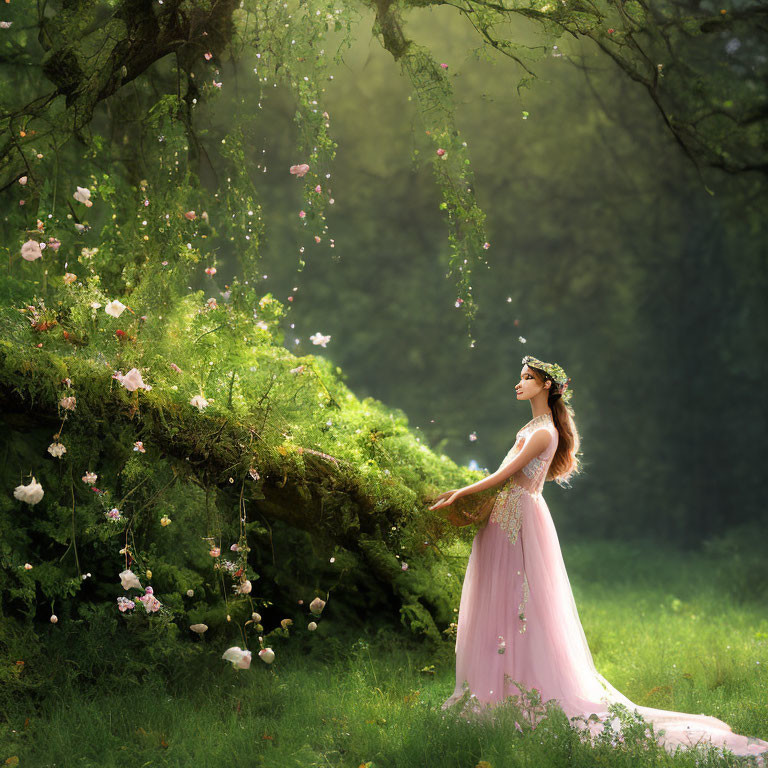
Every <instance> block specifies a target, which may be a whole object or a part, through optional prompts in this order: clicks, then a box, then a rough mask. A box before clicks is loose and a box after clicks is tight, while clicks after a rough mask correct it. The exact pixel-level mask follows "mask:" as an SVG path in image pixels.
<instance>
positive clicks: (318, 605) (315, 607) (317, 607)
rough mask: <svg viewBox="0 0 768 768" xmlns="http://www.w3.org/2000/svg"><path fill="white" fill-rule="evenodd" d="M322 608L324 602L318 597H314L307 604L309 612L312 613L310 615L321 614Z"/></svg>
mask: <svg viewBox="0 0 768 768" xmlns="http://www.w3.org/2000/svg"><path fill="white" fill-rule="evenodd" d="M323 608H325V600H321V599H320V598H319V597H316V598H315V599H314V600H313V601H312V602H311V603H310V604H309V610H310V611H312V613H317V614H320V613H322V612H323Z"/></svg>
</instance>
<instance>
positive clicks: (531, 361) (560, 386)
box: [523, 355, 573, 403]
mask: <svg viewBox="0 0 768 768" xmlns="http://www.w3.org/2000/svg"><path fill="white" fill-rule="evenodd" d="M523 365H527V366H529V367H530V368H536V369H537V370H540V371H543V372H544V373H545V374H546V375H547V376H548V377H549V378H550V379H552V381H553V382H554V387H553V390H554V392H555V393H557V394H558V395H560V397H562V398H563V401H564V402H566V403H568V402H570V400H571V395H572V394H573V392H572V391H571V390H570V389H569V388H568V385H569V384H570V383H571V379H570V377H569V376H568V375H567V374H566V372H565V371H564V370H563V369H562V368H561V367H560V366H559V365H558V364H557V363H545V362H543V361H542V360H538V359H537V358H535V357H533V356H532V355H526V356H525V357H524V358H523Z"/></svg>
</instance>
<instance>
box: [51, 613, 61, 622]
mask: <svg viewBox="0 0 768 768" xmlns="http://www.w3.org/2000/svg"><path fill="white" fill-rule="evenodd" d="M58 620H59V617H58V616H57V615H56V614H55V613H52V614H51V624H56V622H57V621H58Z"/></svg>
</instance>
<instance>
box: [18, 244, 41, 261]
mask: <svg viewBox="0 0 768 768" xmlns="http://www.w3.org/2000/svg"><path fill="white" fill-rule="evenodd" d="M42 256H43V252H42V251H41V250H40V243H38V242H37V240H27V242H26V243H24V245H22V246H21V258H22V259H24V260H25V261H34V260H35V259H40V258H42Z"/></svg>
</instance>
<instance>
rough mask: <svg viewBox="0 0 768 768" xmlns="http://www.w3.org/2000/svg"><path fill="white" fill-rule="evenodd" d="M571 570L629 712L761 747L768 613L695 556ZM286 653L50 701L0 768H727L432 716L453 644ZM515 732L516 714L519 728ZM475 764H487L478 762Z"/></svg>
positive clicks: (594, 560) (601, 558) (21, 709)
mask: <svg viewBox="0 0 768 768" xmlns="http://www.w3.org/2000/svg"><path fill="white" fill-rule="evenodd" d="M564 554H565V559H566V565H567V567H568V570H569V575H570V578H571V582H572V586H573V588H574V593H575V596H576V602H577V605H578V607H579V611H580V615H581V618H582V622H583V624H584V628H585V631H586V634H587V637H588V639H589V642H590V646H591V648H592V650H593V654H594V658H595V664H596V666H597V668H598V669H599V670H600V671H601V672H602V673H603V674H604V675H605V676H606V677H607V679H608V680H609V681H610V682H611V683H613V684H614V685H615V686H616V687H617V688H618V689H619V690H620V691H622V692H623V693H624V694H626V695H627V696H628V697H629V698H630V699H631V700H633V701H634V702H636V703H638V704H645V705H649V706H655V707H661V708H665V709H675V710H680V711H686V712H705V713H707V714H711V715H714V716H716V717H719V718H721V719H723V720H725V721H726V722H728V723H729V724H730V725H731V726H732V727H733V729H734V730H735V731H737V732H740V733H746V734H749V735H753V736H760V737H761V738H764V739H768V695H767V694H768V671H767V670H766V667H768V611H766V606H765V605H761V604H758V603H749V602H742V603H737V602H736V601H735V600H734V597H733V595H731V594H729V593H728V592H727V591H726V589H725V588H724V585H723V584H721V583H719V581H718V578H717V575H716V571H715V569H714V568H713V567H712V563H711V562H710V561H708V560H707V558H706V557H705V556H703V555H698V554H688V555H679V554H676V553H670V552H665V551H663V550H660V549H658V548H657V547H651V546H642V545H631V544H623V545H617V544H615V543H589V544H587V543H581V544H572V545H566V546H565V548H564ZM329 628H332V621H331V617H324V621H323V622H321V627H320V629H318V631H317V633H316V636H315V637H316V642H317V644H318V646H317V647H318V652H317V653H313V654H310V655H307V656H303V657H302V656H300V655H298V654H297V653H295V652H292V651H291V650H290V649H289V648H285V649H283V650H281V652H280V655H279V656H278V658H277V660H276V661H275V663H274V664H273V665H272V666H267V665H265V664H264V663H263V662H261V661H260V660H259V659H258V658H255V659H254V662H253V665H252V668H251V669H250V670H247V671H245V670H234V669H232V668H230V667H229V665H227V664H226V663H225V662H223V661H220V660H219V659H218V656H219V655H220V654H219V649H218V648H217V649H216V651H215V652H214V651H213V650H212V653H211V659H210V661H209V664H207V665H206V666H204V667H203V668H202V669H196V670H181V671H180V673H181V674H180V675H179V676H178V677H177V678H175V679H173V680H171V682H170V683H168V684H164V683H162V682H160V680H159V679H158V680H155V681H153V682H150V683H143V684H138V683H136V682H135V681H133V680H131V679H127V678H126V679H125V681H124V685H123V686H122V687H121V688H120V689H119V690H114V689H113V690H100V689H99V688H98V687H96V688H94V689H89V690H83V689H74V688H70V689H67V690H59V691H57V692H56V694H55V695H52V696H49V697H48V698H47V699H45V700H44V701H43V702H42V703H40V704H38V705H37V706H33V705H32V704H30V703H25V702H19V703H18V706H17V707H16V708H15V709H14V710H13V711H11V712H9V713H6V714H5V717H2V716H1V715H0V765H2V764H3V761H7V760H8V759H9V758H11V762H9V763H8V764H9V765H13V764H15V763H14V761H13V760H12V758H14V757H16V758H18V765H19V766H20V768H32V767H33V766H34V767H35V768H44V767H48V766H50V767H53V766H82V767H83V768H85V767H89V768H90V767H93V768H96V767H98V768H108V767H110V766H120V767H121V768H123V767H125V768H133V767H134V766H135V767H136V768H139V767H142V768H143V767H145V766H202V767H205V766H215V765H226V766H227V768H240V767H241V766H242V767H243V768H246V767H250V766H264V767H265V768H292V767H293V766H295V767H296V768H309V767H310V766H318V767H320V766H323V767H325V768H337V767H339V768H341V767H342V766H343V767H346V766H351V767H352V768H358V767H359V766H361V765H362V766H366V768H431V766H439V768H475V766H478V765H479V766H480V767H481V768H488V766H490V767H491V768H506V767H507V766H530V767H531V768H547V767H548V766H552V767H553V768H555V767H557V768H560V767H561V766H575V767H578V768H581V767H582V766H583V768H594V766H627V768H629V767H630V766H631V767H632V768H635V767H636V766H639V765H643V766H645V765H654V766H656V765H658V766H694V765H700V766H716V765H717V766H726V765H733V764H734V763H733V761H729V760H728V759H727V758H724V757H722V756H717V755H716V754H714V753H711V754H710V755H709V756H706V755H703V754H698V755H697V754H696V753H679V754H678V755H675V756H672V755H668V754H667V753H666V752H664V750H662V749H660V748H659V749H654V748H650V749H649V748H648V744H643V743H642V741H641V742H638V743H634V742H632V740H627V741H628V743H627V744H625V745H624V746H623V747H622V748H617V747H615V746H611V744H610V743H608V742H605V743H598V744H597V745H595V746H593V745H589V744H587V743H583V742H582V741H580V740H579V738H578V735H577V734H576V733H575V731H573V730H572V729H569V728H568V727H567V723H566V722H565V721H564V719H563V718H560V717H558V716H557V713H554V714H553V715H552V716H551V717H550V718H548V719H547V721H546V722H545V723H544V724H542V725H540V726H539V727H538V728H537V729H535V730H529V729H524V731H523V733H518V732H517V731H516V730H515V728H514V722H515V712H514V710H513V708H511V707H508V708H505V709H504V710H499V712H498V716H497V719H496V721H495V722H492V723H483V724H478V723H476V722H468V721H466V720H462V719H461V718H457V717H455V716H453V717H452V716H450V715H447V714H446V713H444V712H442V711H441V710H440V704H441V703H442V702H443V701H444V700H445V699H446V698H447V697H448V695H449V694H450V693H451V692H452V690H453V685H454V667H453V646H452V643H450V642H449V643H448V644H446V647H445V649H443V651H442V652H441V653H439V654H437V655H431V656H430V655H429V654H428V653H427V652H426V651H425V650H424V649H423V648H420V647H418V646H416V645H414V644H413V643H412V642H409V641H407V640H404V639H403V638H401V637H397V636H393V635H391V634H387V633H383V632H382V633H380V634H379V635H378V636H376V637H367V638H358V639H356V640H354V641H349V642H347V643H346V645H345V646H344V647H343V649H342V652H340V653H337V654H336V655H335V657H333V658H328V654H327V653H325V654H324V653H322V652H321V650H322V644H323V643H324V640H323V636H322V632H323V630H328V629H329ZM518 719H519V716H518ZM482 761H484V762H482Z"/></svg>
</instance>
